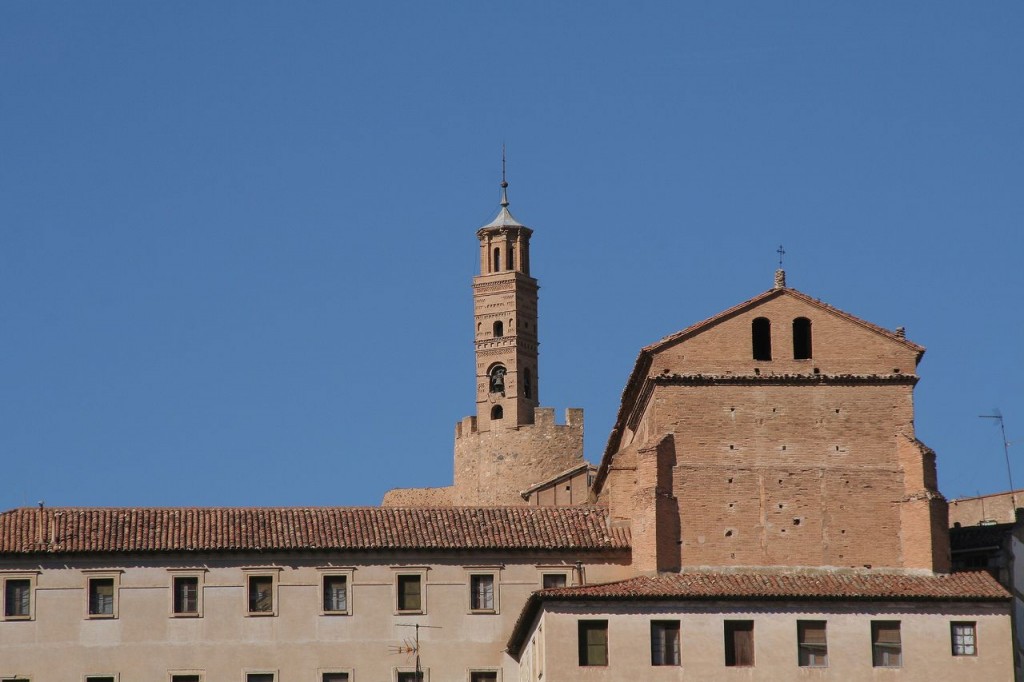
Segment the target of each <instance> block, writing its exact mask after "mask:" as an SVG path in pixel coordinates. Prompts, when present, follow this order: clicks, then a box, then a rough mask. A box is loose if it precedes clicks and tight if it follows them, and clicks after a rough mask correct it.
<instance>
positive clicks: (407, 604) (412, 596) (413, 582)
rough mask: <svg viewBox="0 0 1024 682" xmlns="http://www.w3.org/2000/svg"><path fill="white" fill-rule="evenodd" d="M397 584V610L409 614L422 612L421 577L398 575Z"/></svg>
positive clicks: (417, 575)
mask: <svg viewBox="0 0 1024 682" xmlns="http://www.w3.org/2000/svg"><path fill="white" fill-rule="evenodd" d="M397 580H398V582H397V583H396V584H397V586H398V610H399V611H410V612H422V610H423V576H422V575H419V574H416V575H399V576H398V577H397Z"/></svg>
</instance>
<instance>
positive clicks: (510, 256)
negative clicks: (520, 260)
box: [505, 244, 516, 270]
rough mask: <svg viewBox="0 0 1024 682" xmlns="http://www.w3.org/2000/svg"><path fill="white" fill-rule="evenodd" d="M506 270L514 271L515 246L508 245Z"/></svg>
mask: <svg viewBox="0 0 1024 682" xmlns="http://www.w3.org/2000/svg"><path fill="white" fill-rule="evenodd" d="M505 269H506V270H515V269H516V247H515V244H509V245H508V267H507V268H505Z"/></svg>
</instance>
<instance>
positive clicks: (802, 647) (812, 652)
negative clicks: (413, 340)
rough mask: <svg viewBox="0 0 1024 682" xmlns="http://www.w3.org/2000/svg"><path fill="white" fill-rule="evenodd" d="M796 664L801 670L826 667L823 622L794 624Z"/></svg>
mask: <svg viewBox="0 0 1024 682" xmlns="http://www.w3.org/2000/svg"><path fill="white" fill-rule="evenodd" d="M796 641H797V658H798V663H799V664H800V666H801V667H803V668H826V667H828V639H827V637H826V632H825V621H823V620H798V621H797V622H796Z"/></svg>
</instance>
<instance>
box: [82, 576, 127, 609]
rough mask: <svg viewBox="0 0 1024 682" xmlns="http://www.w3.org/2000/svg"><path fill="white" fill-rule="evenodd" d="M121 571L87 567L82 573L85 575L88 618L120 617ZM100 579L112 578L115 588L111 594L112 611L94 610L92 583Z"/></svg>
mask: <svg viewBox="0 0 1024 682" xmlns="http://www.w3.org/2000/svg"><path fill="white" fill-rule="evenodd" d="M121 573H122V571H120V570H115V571H111V570H109V569H97V570H93V569H87V570H83V571H82V574H83V575H84V576H85V619H86V620H116V619H117V618H118V617H119V610H120V601H121V600H120V599H119V597H120V592H121ZM98 580H110V581H111V585H112V588H113V594H112V595H111V606H110V613H93V611H92V585H93V581H98Z"/></svg>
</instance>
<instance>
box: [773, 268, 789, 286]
mask: <svg viewBox="0 0 1024 682" xmlns="http://www.w3.org/2000/svg"><path fill="white" fill-rule="evenodd" d="M775 288H776V289H785V288H786V271H785V270H783V269H782V268H779V269H778V270H776V271H775Z"/></svg>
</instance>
